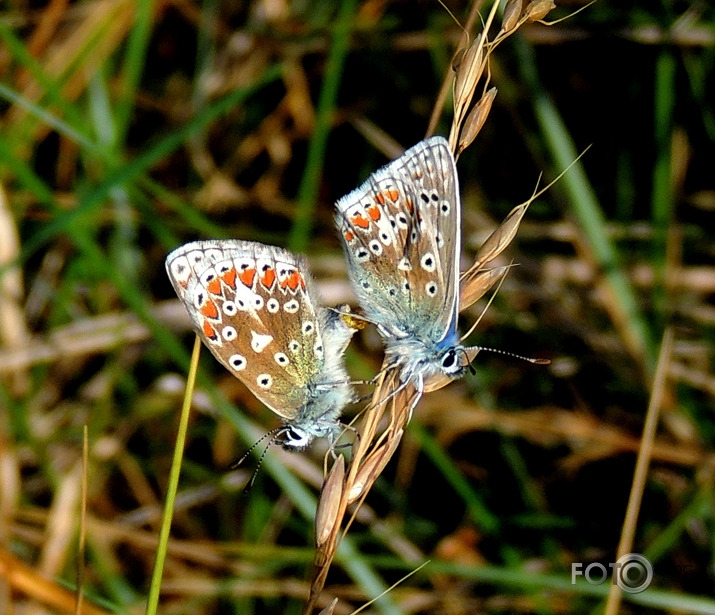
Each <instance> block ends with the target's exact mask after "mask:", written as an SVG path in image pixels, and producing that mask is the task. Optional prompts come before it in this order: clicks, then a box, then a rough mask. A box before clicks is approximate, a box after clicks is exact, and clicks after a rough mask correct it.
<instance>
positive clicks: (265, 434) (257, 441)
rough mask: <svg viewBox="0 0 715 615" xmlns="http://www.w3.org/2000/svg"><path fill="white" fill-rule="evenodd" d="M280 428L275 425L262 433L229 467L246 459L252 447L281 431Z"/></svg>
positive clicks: (232, 467)
mask: <svg viewBox="0 0 715 615" xmlns="http://www.w3.org/2000/svg"><path fill="white" fill-rule="evenodd" d="M281 429H283V427H276V428H275V429H271V430H270V431H269V432H267V433H264V434H263V435H262V436H261V437H260V438H258V440H256V441H255V442H254V443H253V444H251V446H250V447H249V448H248V450H247V451H246V452H245V453H243V455H241V458H240V459H239V460H238V461H237V462H236V463H234V464H233V465H232V466H231V468H230V469H231V470H235V469H236V468H237V467H238V466H240V465H241V464H242V463H243V462H244V461H246V457H248V456H249V455H250V454H251V452H252V451H253V449H254V448H256V447H257V446H258V445H259V444H260V443H261V442H263V441H264V440H265V439H266V438H268V437H271V436H274V435H276V434H277V433H278V432H279V431H281ZM271 444H272V442H270V443H269V444H268V446H270V445H271ZM261 456H262V455H261Z"/></svg>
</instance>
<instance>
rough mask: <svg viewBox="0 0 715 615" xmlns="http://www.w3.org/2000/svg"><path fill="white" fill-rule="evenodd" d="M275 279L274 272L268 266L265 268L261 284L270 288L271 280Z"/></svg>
mask: <svg viewBox="0 0 715 615" xmlns="http://www.w3.org/2000/svg"><path fill="white" fill-rule="evenodd" d="M275 281H276V272H275V271H274V270H273V269H271V268H270V267H269V268H268V269H266V271H265V272H264V274H263V277H262V278H261V284H263V286H265V287H266V288H270V287H271V286H273V282H275Z"/></svg>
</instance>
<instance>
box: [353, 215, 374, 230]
mask: <svg viewBox="0 0 715 615" xmlns="http://www.w3.org/2000/svg"><path fill="white" fill-rule="evenodd" d="M352 219H353V224H354V225H355V226H359V227H360V228H370V221H369V220H368V219H367V218H364V217H363V216H361V215H360V214H355V215H354V216H353V218H352Z"/></svg>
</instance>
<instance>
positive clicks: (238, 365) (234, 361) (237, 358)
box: [228, 354, 248, 372]
mask: <svg viewBox="0 0 715 615" xmlns="http://www.w3.org/2000/svg"><path fill="white" fill-rule="evenodd" d="M228 364H229V365H230V366H231V367H233V369H235V370H236V371H237V372H240V371H241V370H242V369H246V365H248V362H247V361H246V357H244V356H243V355H240V354H232V355H231V356H230V357H229V358H228Z"/></svg>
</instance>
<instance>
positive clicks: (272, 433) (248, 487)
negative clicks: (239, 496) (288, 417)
mask: <svg viewBox="0 0 715 615" xmlns="http://www.w3.org/2000/svg"><path fill="white" fill-rule="evenodd" d="M284 431H285V427H278V428H276V429H272V430H271V431H269V432H268V433H267V434H266V435H265V436H263V437H262V438H261V439H260V440H259V441H258V442H261V441H263V440H265V439H266V437H267V436H269V435H270V436H273V437H272V438H271V439H270V440H269V441H268V444H266V448H264V449H263V452H262V453H261V456H260V457H259V458H258V463H257V464H256V469H255V470H253V474H251V480H249V481H248V483H246V486H245V487H244V488H243V493H244V494H246V493H248V492H249V491H250V490H251V488H252V487H253V483H255V482H256V476H258V471H259V470H260V469H261V465H262V464H263V459H264V457H265V456H266V453H267V452H268V449H269V448H271V445H272V444H274V443H275V441H276V440H277V439H278V438H279V437H280V435H281V434H282V433H283V432H284ZM258 442H256V444H258ZM256 444H254V445H253V446H252V447H251V448H250V449H248V451H247V452H246V454H244V456H243V457H242V458H241V460H243V458H245V457H246V455H247V454H248V453H250V452H251V450H252V449H254V448H255V447H256ZM239 463H240V461H239Z"/></svg>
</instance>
